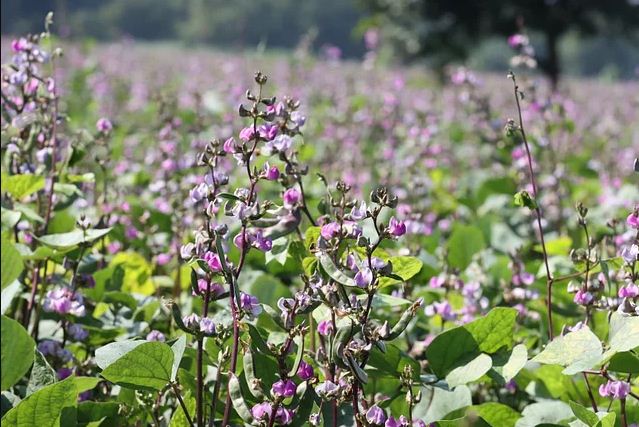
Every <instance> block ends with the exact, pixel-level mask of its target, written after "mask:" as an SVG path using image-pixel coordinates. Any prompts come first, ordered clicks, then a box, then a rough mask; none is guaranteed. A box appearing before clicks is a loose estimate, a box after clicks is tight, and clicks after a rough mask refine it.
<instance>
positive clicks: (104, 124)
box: [95, 117, 113, 133]
mask: <svg viewBox="0 0 639 427" xmlns="http://www.w3.org/2000/svg"><path fill="white" fill-rule="evenodd" d="M95 128H96V129H97V130H98V132H102V133H109V132H111V130H112V129H113V125H112V124H111V121H110V120H109V119H107V118H106V117H102V118H100V119H98V121H97V122H96V123H95Z"/></svg>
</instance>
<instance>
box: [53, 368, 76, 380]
mask: <svg viewBox="0 0 639 427" xmlns="http://www.w3.org/2000/svg"><path fill="white" fill-rule="evenodd" d="M56 374H57V375H58V379H59V380H60V381H62V380H63V379H65V378H69V377H70V376H71V375H73V370H72V369H70V368H60V369H58V371H57V372H56Z"/></svg>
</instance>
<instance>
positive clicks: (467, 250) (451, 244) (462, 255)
mask: <svg viewBox="0 0 639 427" xmlns="http://www.w3.org/2000/svg"><path fill="white" fill-rule="evenodd" d="M485 247H486V242H485V241H484V234H483V233H482V231H481V229H479V228H478V227H475V226H472V225H455V227H454V228H453V233H452V235H451V236H450V239H448V246H447V248H448V262H449V264H450V265H451V267H456V268H459V269H461V270H463V269H465V268H466V267H468V265H469V264H470V262H471V261H472V259H473V255H475V254H476V253H477V252H479V251H481V250H482V249H484V248H485Z"/></svg>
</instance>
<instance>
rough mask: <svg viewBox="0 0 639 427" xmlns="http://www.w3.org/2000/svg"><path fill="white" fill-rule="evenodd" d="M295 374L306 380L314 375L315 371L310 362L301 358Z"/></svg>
mask: <svg viewBox="0 0 639 427" xmlns="http://www.w3.org/2000/svg"><path fill="white" fill-rule="evenodd" d="M297 376H298V377H300V379H301V380H302V381H307V380H310V379H311V378H313V377H314V376H315V371H314V370H313V367H312V366H311V365H310V364H308V363H306V362H304V361H303V360H302V361H301V362H300V367H299V368H298V369H297Z"/></svg>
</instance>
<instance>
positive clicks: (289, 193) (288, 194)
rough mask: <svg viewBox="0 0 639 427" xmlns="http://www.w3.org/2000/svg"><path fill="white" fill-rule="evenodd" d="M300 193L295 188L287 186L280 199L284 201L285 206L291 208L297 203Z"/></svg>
mask: <svg viewBox="0 0 639 427" xmlns="http://www.w3.org/2000/svg"><path fill="white" fill-rule="evenodd" d="M301 197H302V195H301V194H300V192H299V191H298V190H297V189H296V188H289V189H288V190H286V191H285V192H284V195H283V196H282V199H283V201H284V206H286V207H287V208H289V209H290V208H292V207H293V206H295V205H297V204H298V203H299V201H300V199H301Z"/></svg>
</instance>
